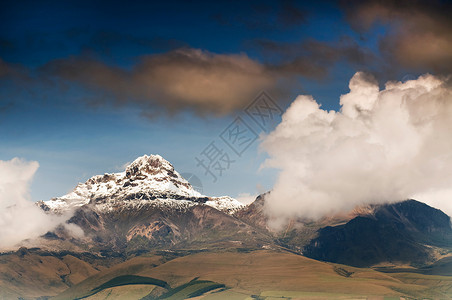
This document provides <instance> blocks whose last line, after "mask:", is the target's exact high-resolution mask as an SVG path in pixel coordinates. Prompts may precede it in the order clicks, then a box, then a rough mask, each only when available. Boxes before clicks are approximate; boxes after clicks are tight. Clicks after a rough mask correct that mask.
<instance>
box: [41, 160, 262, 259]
mask: <svg viewBox="0 0 452 300" xmlns="http://www.w3.org/2000/svg"><path fill="white" fill-rule="evenodd" d="M38 205H39V206H40V207H41V208H42V209H43V210H45V211H47V212H48V213H51V214H63V213H67V212H70V211H72V212H73V216H72V218H70V219H69V221H68V222H69V223H70V224H75V225H77V226H79V227H80V228H81V229H82V230H83V232H84V237H83V238H80V239H75V238H73V237H70V238H69V237H68V234H67V233H66V232H65V228H59V229H57V230H55V231H54V232H51V233H49V234H47V235H46V236H44V237H43V238H44V240H45V241H44V244H46V245H47V246H48V247H50V248H52V247H53V248H55V247H57V248H58V247H61V245H63V242H66V243H65V244H64V245H65V247H67V240H68V238H69V239H71V242H72V244H73V245H74V248H73V249H72V250H77V249H78V250H80V251H87V250H89V251H95V252H99V251H100V252H103V253H107V252H108V253H127V254H131V253H139V252H141V251H146V250H150V249H155V248H160V249H167V248H177V247H185V246H188V245H191V246H192V247H194V246H196V245H199V246H200V247H201V246H203V245H204V246H205V245H206V244H215V243H222V242H228V241H231V240H233V241H236V240H244V241H247V242H250V241H251V242H253V243H261V242H257V241H263V242H265V241H266V240H268V239H269V237H268V236H266V235H263V234H258V233H257V232H256V231H255V229H254V228H253V227H252V226H250V225H248V224H246V223H244V222H242V221H241V220H239V219H237V218H235V217H233V213H234V212H237V211H238V210H240V209H242V208H243V207H244V206H243V205H242V204H241V203H240V202H238V201H237V200H235V199H232V198H230V197H227V196H225V197H208V196H204V195H201V194H200V193H198V192H197V191H195V190H194V189H193V188H192V186H191V185H190V184H189V183H188V182H187V181H186V180H185V179H184V178H182V177H181V176H180V175H179V173H178V172H177V171H175V170H174V167H173V166H172V165H171V164H170V163H169V162H168V161H166V160H165V159H163V158H162V157H161V156H158V155H151V156H147V155H145V156H142V157H139V158H138V159H136V160H135V161H134V162H132V163H131V164H130V165H129V166H128V167H127V168H126V169H125V171H124V172H121V173H115V174H105V175H98V176H94V177H92V178H90V179H89V180H87V181H86V182H85V183H81V184H79V185H77V187H76V188H75V189H74V190H73V191H72V192H71V193H69V194H67V195H64V196H62V197H58V198H54V199H51V200H49V201H45V202H44V201H41V202H39V203H38ZM246 237H251V238H246Z"/></svg>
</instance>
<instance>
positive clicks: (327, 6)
mask: <svg viewBox="0 0 452 300" xmlns="http://www.w3.org/2000/svg"><path fill="white" fill-rule="evenodd" d="M350 24H351V23H350V22H349V21H348V20H347V19H346V15H345V13H344V10H343V8H341V7H340V6H339V5H338V4H336V3H335V2H334V1H325V2H320V3H317V4H313V3H311V1H310V2H303V1H298V2H297V1H281V2H274V1H251V2H247V3H242V4H234V5H232V4H230V3H228V2H222V1H220V2H207V1H195V2H190V3H189V2H185V1H164V2H153V1H147V2H145V1H128V2H119V1H118V2H116V1H64V2H62V1H39V3H38V1H3V4H2V8H1V12H0V26H1V27H0V59H1V60H0V63H2V62H3V68H4V70H6V71H5V72H4V74H6V75H4V76H2V75H1V74H2V73H1V70H2V69H1V68H0V160H9V159H12V158H13V157H21V158H23V159H25V160H34V161H38V162H39V164H40V168H39V170H38V172H37V173H36V175H35V178H34V181H33V184H32V186H31V199H32V200H34V201H37V200H47V199H49V198H51V197H55V196H60V195H62V194H65V193H67V192H68V191H70V190H71V189H72V188H73V187H75V185H76V184H77V183H78V182H83V181H85V180H86V179H88V178H89V177H91V176H93V175H96V174H102V173H104V172H117V171H120V170H121V168H122V166H123V165H124V164H125V163H127V162H131V161H132V160H134V159H135V158H136V157H138V156H141V155H143V154H160V155H162V156H163V157H164V158H166V159H167V160H169V161H170V162H171V163H173V165H174V166H175V168H176V170H178V171H179V172H181V173H182V172H189V173H193V174H195V175H197V176H198V177H199V178H200V179H201V181H202V182H203V185H204V192H205V193H206V194H207V195H224V194H228V195H231V196H238V195H239V194H241V193H250V194H257V193H258V192H263V191H265V190H269V189H271V187H272V184H273V182H274V180H275V178H276V174H277V170H259V167H260V165H261V164H262V162H263V161H264V160H265V158H266V154H265V153H261V152H260V151H259V140H257V141H255V142H254V143H252V144H251V145H250V146H249V148H248V149H247V150H246V151H244V152H243V154H242V155H241V157H238V156H236V157H235V158H234V160H235V162H234V163H233V164H231V166H230V168H229V169H228V170H227V171H225V172H224V173H223V174H222V175H221V176H220V177H219V178H218V180H217V181H216V182H213V181H212V178H210V177H209V176H206V175H205V174H204V173H203V170H202V169H201V168H200V167H199V166H197V162H196V160H195V157H196V156H198V155H199V154H200V153H201V152H202V151H203V150H204V149H205V148H206V146H208V145H209V143H210V142H212V141H217V142H218V144H220V145H221V146H222V147H224V148H225V149H227V146H226V145H225V144H222V143H221V140H220V139H219V135H220V134H221V133H222V132H223V130H224V129H225V128H227V127H228V126H229V124H230V123H231V122H232V121H233V120H234V118H235V117H236V116H245V117H246V115H244V112H243V108H244V107H246V106H247V105H248V104H249V103H251V102H252V101H253V100H254V97H256V96H257V95H258V94H259V92H260V91H262V90H266V91H268V92H269V94H270V95H271V96H272V97H273V99H274V101H275V102H276V103H277V104H278V106H280V107H281V108H282V109H283V110H285V109H286V108H287V107H288V105H289V104H290V102H291V101H292V100H293V99H295V97H296V96H297V95H299V94H310V95H313V96H314V98H315V99H316V100H317V101H318V102H320V103H322V106H323V107H324V108H326V109H334V110H338V109H339V96H340V95H341V94H344V93H346V92H347V91H348V87H347V85H348V81H349V79H350V78H351V77H352V76H353V74H354V73H355V72H356V71H358V70H364V71H369V72H374V73H375V74H376V76H377V77H378V78H379V79H382V80H386V79H401V78H402V77H403V76H407V74H418V72H419V70H409V69H406V68H405V69H403V68H402V69H397V70H391V72H389V73H388V72H384V71H386V69H385V70H383V69H382V68H380V67H381V64H380V63H379V61H380V59H381V53H380V52H379V39H380V38H381V36H384V35H385V34H386V33H387V30H388V26H387V25H384V24H380V25H378V26H373V27H372V28H370V29H368V30H367V31H366V32H359V30H356V28H353V27H352V26H351V25H350ZM270 44H271V45H270ZM269 45H270V46H269ZM180 49H182V50H180ZM174 51H182V52H174ZM195 51H201V53H202V54H201V55H200V56H201V64H204V63H206V64H207V66H205V65H202V66H201V67H198V66H197V65H196V64H197V63H199V61H198V60H195V61H194V62H193V61H191V60H190V59H192V58H193V57H196V55H195V54H194V53H195ZM173 53H176V54H174V55H176V58H177V59H181V61H182V62H184V63H187V66H189V67H190V66H194V68H195V71H199V68H201V70H203V72H204V71H205V70H208V71H205V72H210V71H209V70H214V71H215V68H216V67H217V66H218V65H222V64H226V67H225V68H226V71H230V70H231V69H232V71H231V72H232V73H231V74H232V75H231V76H232V77H233V76H236V75H237V72H239V71H237V70H235V69H234V68H239V70H241V69H240V66H238V65H237V64H236V62H237V61H238V62H239V63H238V64H239V65H240V64H241V63H242V62H243V57H246V61H249V62H250V64H251V66H256V68H258V69H259V68H260V69H262V70H263V71H262V72H263V73H266V74H267V73H268V74H270V75H268V76H267V77H263V78H260V79H259V84H256V85H255V90H252V89H251V90H246V93H244V94H243V95H245V94H246V96H243V98H241V99H240V101H237V102H234V103H235V104H234V105H233V106H232V107H231V106H230V105H228V101H232V100H231V99H229V98H227V95H214V96H213V97H216V98H215V99H217V100H216V101H217V102H214V101H212V105H210V103H209V102H208V101H209V98H208V96H206V98H205V99H206V100H205V101H204V102H202V103H201V104H199V103H198V102H196V99H195V100H193V98H188V97H187V99H186V100H184V99H182V100H180V99H178V98H177V96H171V97H169V96H168V97H167V96H165V95H166V94H165V93H166V92H168V91H173V90H172V89H173V88H174V86H173V83H174V82H171V78H172V77H171V76H175V74H173V73H171V72H175V71H174V68H173V67H172V69H169V71H168V72H170V73H169V74H170V75H169V79H167V80H166V81H162V83H161V84H162V85H165V84H168V85H169V87H170V88H168V89H163V92H162V94H159V93H157V92H156V93H154V91H155V90H157V91H159V92H161V90H160V87H157V88H155V89H154V90H151V91H150V92H149V91H148V90H147V84H142V83H140V84H137V87H138V88H139V89H143V91H141V90H140V92H139V93H138V94H137V93H135V92H134V91H133V90H132V91H131V90H130V89H129V87H127V86H126V87H118V83H119V85H121V84H122V82H125V83H126V84H125V85H127V84H130V83H133V84H135V83H134V80H142V79H143V78H147V77H146V76H150V75H149V74H154V73H153V72H154V71H155V70H152V72H151V73H146V72H148V71H146V72H145V73H140V72H141V71H142V69H143V68H147V67H149V65H148V64H146V61H148V60H149V61H151V63H150V65H151V66H154V65H157V66H160V67H162V66H163V68H164V67H165V62H168V59H167V57H169V58H170V59H171V57H173V56H171V55H173ZM177 53H179V54H177ZM180 53H182V58H181V56H180ZM234 55H235V56H234ZM361 55H362V57H361ZM237 56H241V58H237ZM143 57H144V58H143ZM360 57H361V58H360ZM196 59H197V58H196ZM203 59H205V61H204V60H203ZM224 59H226V60H227V62H226V63H224ZM297 59H298V60H297ZM187 60H188V62H187ZM229 60H231V61H232V62H233V63H232V66H231V65H229V63H228V62H229ZM143 61H144V62H143ZM218 61H220V63H219V62H218ZM297 62H299V63H300V64H299V65H300V67H297V68H295V69H294V68H293V66H294V65H296V63H297ZM81 63H87V66H88V67H87V68H86V69H84V67H80V68H78V65H80V64H81ZM68 64H72V65H70V66H69V67H70V68H69V69H67V68H66V67H67V66H68ZM93 65H94V67H92V66H93ZM49 66H50V67H49ZM55 66H56V67H55ZM74 66H75V68H76V72H77V76H73V73H71V72H73V70H74ZM99 66H101V67H99ZM91 67H92V68H91ZM176 67H177V66H176ZM65 68H66V69H65ZM71 68H72V69H71ZM90 68H91V69H90ZM99 69H101V72H99V74H97V73H96V71H97V70H99ZM49 70H50V71H49ZM55 70H56V71H55ZM245 71H246V70H245ZM212 72H213V71H212ZM115 73H118V74H119V75H117V76H118V78H116V77H115V76H116V75H115ZM105 74H110V75H111V74H113V75H111V76H113V77H112V78H113V79H112V82H108V80H107V82H104V78H105V76H106V75H105ZM134 74H135V75H134ZM143 74H144V75H143ZM158 74H160V73H158ZM164 74H167V73H164ZM203 74H204V73H203ZM176 75H177V74H176ZM239 75H240V74H239ZM96 76H98V77H101V79H90V77H93V78H96ZM246 76H248V77H244V78H246V79H248V78H249V76H251V75H246ZM220 77H221V76H220ZM153 78H154V77H153ZM207 78H209V77H207ZM154 79H155V78H154ZM157 79H158V78H157ZM249 79H250V82H254V81H253V80H254V79H253V78H249ZM174 80H177V78H176V79H174ZM231 80H232V82H236V81H234V80H233V79H231ZM266 80H268V82H271V83H272V84H271V86H268V88H267V86H265V84H263V83H262V82H267V81H266ZM168 81H170V82H168ZM215 84H216V83H213V85H212V86H213V87H215V86H216V85H215ZM184 88H185V89H189V88H188V87H185V86H184ZM227 88H229V90H230V91H231V92H232V91H234V92H235V91H236V90H239V89H238V88H237V87H236V86H234V85H231V86H228V85H227ZM242 88H246V87H242ZM214 92H215V91H214ZM199 93H202V91H195V95H200V94H199ZM206 93H212V91H206ZM223 93H224V92H223ZM237 93H238V92H237ZM162 95H163V96H162ZM209 95H210V94H209ZM238 95H241V94H238ZM250 95H253V96H250ZM165 97H166V98H165ZM134 98H137V99H134ZM138 98H139V99H138ZM203 99H204V98H203ZM184 101H185V102H184ZM181 103H182V104H181ZM225 107H228V108H227V109H226V108H225ZM245 121H247V122H250V124H252V121H251V120H245ZM252 126H255V124H254V125H252ZM268 129H270V128H268ZM254 130H255V131H256V132H257V133H259V134H262V133H265V131H264V130H261V129H258V128H255V129H254ZM228 151H230V150H228ZM232 154H233V153H232V152H231V156H232Z"/></svg>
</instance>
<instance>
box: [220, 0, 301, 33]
mask: <svg viewBox="0 0 452 300" xmlns="http://www.w3.org/2000/svg"><path fill="white" fill-rule="evenodd" d="M275 3H276V5H275ZM275 3H272V4H271V5H270V4H268V3H263V2H262V1H251V2H249V3H248V4H250V6H249V7H246V9H245V8H243V9H239V10H238V11H234V12H233V13H230V12H228V13H216V14H214V15H213V16H212V18H213V19H214V20H215V21H217V22H218V23H219V24H220V25H224V26H236V25H243V26H245V27H246V28H247V29H251V30H265V31H272V30H286V29H289V28H292V27H296V26H299V25H302V24H304V23H305V22H306V21H307V15H308V11H307V10H306V9H304V8H302V7H300V5H299V4H298V3H297V2H296V1H291V0H286V1H279V2H275ZM245 6H246V5H245Z"/></svg>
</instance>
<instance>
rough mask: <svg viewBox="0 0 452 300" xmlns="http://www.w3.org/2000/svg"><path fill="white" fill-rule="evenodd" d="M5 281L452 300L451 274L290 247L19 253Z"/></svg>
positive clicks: (102, 292)
mask: <svg viewBox="0 0 452 300" xmlns="http://www.w3.org/2000/svg"><path fill="white" fill-rule="evenodd" d="M238 250H240V251H238ZM17 255H22V257H19V256H17ZM15 256H17V259H16V257H15ZM430 271H432V270H430ZM443 271H444V270H443ZM451 273H452V272H451ZM0 276H1V277H0V298H1V299H18V298H19V297H22V298H23V299H36V298H37V297H39V296H47V297H48V298H50V299H55V300H58V299H90V300H93V299H143V300H146V299H148V300H149V299H186V298H192V299H204V300H215V299H243V300H244V299H267V300H270V299H452V274H449V276H446V275H442V276H440V275H426V274H420V273H415V272H407V270H404V271H403V272H398V270H394V272H391V273H388V272H385V273H384V272H379V271H376V270H373V269H370V268H355V267H350V266H345V265H338V264H333V263H326V262H321V261H316V260H313V259H309V258H306V257H304V256H300V255H296V254H293V253H289V252H286V251H283V250H254V251H252V250H249V251H247V250H244V249H228V250H217V251H215V252H212V251H205V252H204V251H178V252H172V251H159V252H152V253H148V254H145V255H142V256H137V257H134V258H131V259H128V260H126V261H124V262H120V261H119V260H112V261H109V262H107V261H101V260H99V259H95V258H93V257H78V258H77V257H75V256H73V255H71V254H66V255H61V256H60V257H56V256H55V255H48V254H45V253H41V254H39V253H33V252H26V253H22V254H17V253H14V254H8V255H2V256H0ZM47 297H46V298H47ZM46 298H44V297H43V298H41V299H46Z"/></svg>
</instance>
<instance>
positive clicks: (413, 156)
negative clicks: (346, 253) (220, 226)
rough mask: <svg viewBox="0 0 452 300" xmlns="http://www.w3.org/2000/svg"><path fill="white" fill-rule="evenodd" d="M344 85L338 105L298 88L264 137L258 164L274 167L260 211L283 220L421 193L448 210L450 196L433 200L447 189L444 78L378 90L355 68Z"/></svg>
mask: <svg viewBox="0 0 452 300" xmlns="http://www.w3.org/2000/svg"><path fill="white" fill-rule="evenodd" d="M349 87H350V92H349V93H348V94H346V95H342V96H341V98H340V103H341V110H340V111H339V112H336V111H326V110H323V109H321V107H320V105H319V104H318V103H317V102H316V101H315V100H314V99H313V98H312V97H311V96H298V97H297V99H296V100H295V101H294V102H293V103H292V104H291V106H290V107H289V108H288V110H287V111H286V112H285V114H284V115H283V118H282V122H281V124H280V125H279V126H278V127H277V128H276V129H275V130H274V131H273V132H271V133H270V134H269V135H268V136H266V137H265V138H264V140H263V143H262V148H263V149H264V150H265V151H266V152H268V154H269V155H270V158H269V159H268V160H267V161H266V162H265V166H266V167H273V168H279V169H281V172H280V175H279V178H278V180H277V182H276V184H275V186H274V189H273V190H272V192H271V193H270V194H269V195H268V196H267V205H266V208H267V211H268V212H269V213H270V214H272V215H274V216H275V217H276V219H277V220H279V221H281V222H284V221H285V220H287V219H288V218H291V217H314V218H316V217H321V216H323V215H325V214H329V213H334V212H338V211H347V210H350V209H353V207H355V206H356V205H361V204H369V203H384V202H390V201H398V200H404V199H407V198H410V197H416V196H420V195H421V196H422V197H421V199H419V197H418V199H419V200H422V201H425V202H427V203H432V204H434V205H435V206H436V207H438V208H440V209H443V210H444V211H445V212H446V213H448V214H451V213H452V207H451V206H450V201H444V200H441V199H450V196H452V190H450V182H451V180H452V174H451V172H450V170H451V167H452V155H451V153H452V141H451V140H450V129H451V128H452V102H451V101H450V99H451V96H452V89H451V88H450V85H448V84H447V82H446V80H444V79H442V78H439V77H435V76H432V75H428V74H427V75H424V76H421V77H419V78H418V79H417V80H410V81H407V82H388V83H386V86H385V88H384V89H383V90H379V87H378V83H377V82H376V80H375V79H374V78H373V77H371V76H369V75H366V74H364V73H360V72H358V73H356V74H355V75H354V76H353V78H352V79H351V81H350V85H349ZM438 191H441V196H442V198H441V199H439V198H438V197H435V196H438ZM445 194H447V195H449V197H445V196H444V195H445ZM278 223H279V222H276V223H275V225H278Z"/></svg>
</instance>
